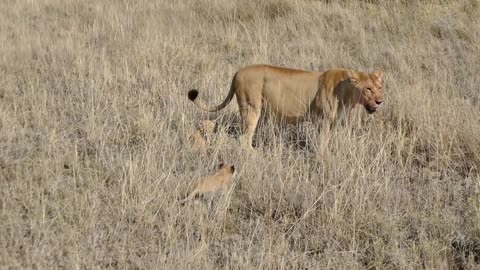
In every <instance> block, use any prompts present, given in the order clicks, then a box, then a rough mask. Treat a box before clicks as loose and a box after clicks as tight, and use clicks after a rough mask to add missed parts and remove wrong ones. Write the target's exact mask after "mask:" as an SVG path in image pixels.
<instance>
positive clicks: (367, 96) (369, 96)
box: [350, 70, 383, 114]
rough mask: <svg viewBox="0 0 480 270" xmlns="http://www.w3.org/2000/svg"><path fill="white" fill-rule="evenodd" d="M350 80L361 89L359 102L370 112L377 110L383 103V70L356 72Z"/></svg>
mask: <svg viewBox="0 0 480 270" xmlns="http://www.w3.org/2000/svg"><path fill="white" fill-rule="evenodd" d="M350 80H351V82H352V84H353V85H354V86H355V87H356V88H357V89H358V90H359V91H360V98H359V103H360V104H362V105H363V106H364V107H365V110H367V112H368V113H369V114H371V113H374V112H376V111H377V109H378V108H379V107H380V105H381V104H382V103H383V91H382V80H383V71H381V70H375V71H374V72H372V73H366V72H358V73H354V74H352V77H351V79H350Z"/></svg>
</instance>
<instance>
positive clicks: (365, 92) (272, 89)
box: [188, 65, 383, 148]
mask: <svg viewBox="0 0 480 270" xmlns="http://www.w3.org/2000/svg"><path fill="white" fill-rule="evenodd" d="M382 78H383V71H381V70H375V71H373V72H372V73H367V72H358V71H354V70H349V69H340V68H337V69H330V70H327V71H325V72H315V71H303V70H296V69H289V68H283V67H275V66H269V65H250V66H246V67H244V68H241V69H240V70H238V71H237V72H236V73H235V76H233V80H232V83H231V86H230V92H229V93H228V95H227V97H226V98H225V100H224V101H223V102H222V103H221V104H220V105H217V106H214V107H209V106H207V105H206V104H205V102H204V101H203V100H201V99H198V98H197V97H198V90H195V89H192V90H190V91H188V98H189V99H190V100H191V101H193V102H194V103H195V104H197V105H198V106H199V107H200V108H201V109H203V110H205V111H209V112H216V111H219V110H221V109H223V108H225V106H226V105H227V104H229V103H230V101H231V100H232V98H233V95H234V94H235V95H236V97H237V102H238V107H239V109H240V116H241V118H242V130H243V135H242V137H243V138H241V139H242V140H243V141H244V143H247V146H248V147H250V148H252V140H253V135H254V133H255V129H256V127H257V123H258V120H259V118H260V115H261V111H262V108H265V107H268V111H270V112H271V113H273V115H274V116H275V118H276V119H279V120H281V121H285V122H289V123H296V122H299V121H303V120H306V119H309V118H311V117H312V116H319V117H320V118H322V119H323V122H324V123H323V124H322V129H323V130H328V129H329V127H330V125H331V124H332V123H334V121H335V120H336V119H337V117H338V116H340V115H343V114H348V113H349V112H350V110H351V109H352V108H353V107H354V106H355V105H356V104H361V105H363V106H364V107H365V109H366V110H367V112H368V113H374V112H375V111H377V109H378V107H379V106H380V104H382V102H383V94H382Z"/></svg>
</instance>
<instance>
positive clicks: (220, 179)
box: [180, 163, 235, 203]
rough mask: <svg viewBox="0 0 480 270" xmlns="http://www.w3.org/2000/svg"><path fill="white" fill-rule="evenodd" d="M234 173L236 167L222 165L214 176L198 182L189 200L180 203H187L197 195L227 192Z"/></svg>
mask: <svg viewBox="0 0 480 270" xmlns="http://www.w3.org/2000/svg"><path fill="white" fill-rule="evenodd" d="M234 172H235V166H233V165H229V164H223V163H222V164H220V165H219V170H218V171H217V172H216V173H215V174H214V175H209V176H206V177H204V178H202V179H200V180H198V181H197V183H196V185H195V189H194V190H193V191H192V192H191V193H190V195H188V197H187V198H185V199H184V200H182V201H180V203H185V202H187V201H189V200H191V199H193V198H195V196H196V195H205V194H206V193H214V192H217V191H225V190H227V189H228V186H229V185H230V182H231V179H232V176H233V174H234Z"/></svg>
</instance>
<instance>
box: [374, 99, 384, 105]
mask: <svg viewBox="0 0 480 270" xmlns="http://www.w3.org/2000/svg"><path fill="white" fill-rule="evenodd" d="M382 102H383V100H375V103H377V105H380V104H382Z"/></svg>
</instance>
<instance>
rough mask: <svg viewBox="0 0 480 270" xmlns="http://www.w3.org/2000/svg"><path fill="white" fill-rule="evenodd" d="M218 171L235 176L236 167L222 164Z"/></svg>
mask: <svg viewBox="0 0 480 270" xmlns="http://www.w3.org/2000/svg"><path fill="white" fill-rule="evenodd" d="M218 169H219V170H220V171H222V172H226V173H229V174H233V173H234V172H235V166H234V165H231V164H225V163H220V165H218Z"/></svg>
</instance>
